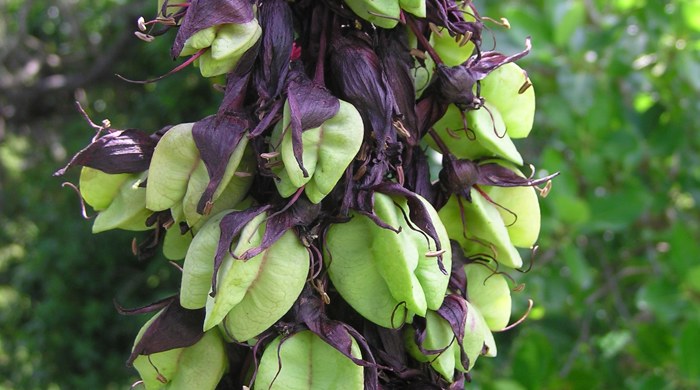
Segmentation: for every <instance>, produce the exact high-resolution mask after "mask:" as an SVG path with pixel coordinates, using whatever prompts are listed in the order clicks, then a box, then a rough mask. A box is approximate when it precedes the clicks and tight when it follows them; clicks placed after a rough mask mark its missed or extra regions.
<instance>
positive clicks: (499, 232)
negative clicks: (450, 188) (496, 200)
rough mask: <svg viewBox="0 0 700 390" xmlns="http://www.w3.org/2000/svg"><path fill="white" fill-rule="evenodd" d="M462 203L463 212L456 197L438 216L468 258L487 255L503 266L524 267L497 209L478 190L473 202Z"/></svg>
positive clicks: (449, 201)
mask: <svg viewBox="0 0 700 390" xmlns="http://www.w3.org/2000/svg"><path fill="white" fill-rule="evenodd" d="M461 204H462V209H460V203H459V201H458V199H457V196H455V195H453V196H451V197H450V199H449V200H448V202H447V204H445V206H443V208H441V209H440V212H439V213H438V214H439V215H440V219H441V220H442V223H443V224H444V225H445V228H446V229H447V233H448V234H449V236H450V239H452V240H455V241H457V242H459V244H460V246H461V247H462V248H463V249H464V254H465V255H466V256H467V257H469V256H473V255H478V254H487V255H489V256H491V257H494V258H495V259H496V260H497V261H498V263H499V264H500V265H503V266H506V267H510V268H519V267H521V266H522V265H523V260H522V258H521V257H520V253H518V251H517V249H515V246H513V244H512V243H511V242H510V237H509V236H508V231H507V230H506V227H505V225H504V223H503V219H502V218H501V215H500V214H499V212H498V210H497V207H496V206H494V205H493V204H491V203H490V202H489V201H488V200H486V199H485V198H484V197H483V196H482V195H481V194H480V193H478V192H477V191H472V201H471V202H468V201H466V200H464V199H462V200H461ZM463 221H464V224H465V225H466V226H465V225H463Z"/></svg>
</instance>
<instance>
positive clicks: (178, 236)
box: [163, 225, 192, 261]
mask: <svg viewBox="0 0 700 390" xmlns="http://www.w3.org/2000/svg"><path fill="white" fill-rule="evenodd" d="M191 243H192V233H190V232H185V234H182V233H181V232H180V228H179V226H177V225H173V226H171V227H170V228H169V229H168V230H167V231H166V232H165V238H164V239H163V256H165V258H166V259H168V260H173V261H176V260H182V259H184V258H185V257H186V256H187V250H188V249H189V247H190V244H191Z"/></svg>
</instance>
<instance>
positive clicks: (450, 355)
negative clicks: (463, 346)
mask: <svg viewBox="0 0 700 390" xmlns="http://www.w3.org/2000/svg"><path fill="white" fill-rule="evenodd" d="M425 323H426V324H425V339H424V340H423V345H422V347H423V350H424V351H441V352H438V353H433V354H425V353H424V352H423V351H421V350H420V348H419V347H418V345H416V340H415V337H414V335H415V332H414V331H413V329H412V328H410V327H407V328H406V329H405V331H404V341H405V345H406V349H407V350H408V353H409V354H410V355H411V356H412V357H413V358H414V359H416V360H418V361H419V362H430V365H431V366H432V367H433V368H434V369H435V371H437V372H438V373H440V375H442V376H443V377H444V378H445V379H446V380H448V381H452V379H453V377H454V370H455V364H456V362H455V356H456V357H457V359H459V354H458V353H455V350H458V349H459V345H457V342H456V340H454V338H455V335H454V332H453V331H452V327H450V324H449V323H448V322H447V321H446V320H445V319H444V318H442V317H440V315H438V314H437V313H435V312H434V311H432V310H429V311H428V312H427V313H426V315H425Z"/></svg>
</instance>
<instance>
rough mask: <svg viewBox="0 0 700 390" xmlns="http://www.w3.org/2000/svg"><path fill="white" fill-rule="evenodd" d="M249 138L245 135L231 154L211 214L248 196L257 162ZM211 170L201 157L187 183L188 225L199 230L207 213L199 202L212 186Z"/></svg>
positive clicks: (184, 210)
mask: <svg viewBox="0 0 700 390" xmlns="http://www.w3.org/2000/svg"><path fill="white" fill-rule="evenodd" d="M247 145H248V137H245V136H244V137H242V138H241V140H240V142H239V143H238V145H237V146H236V148H235V149H234V150H233V153H231V157H230V158H229V161H228V164H227V165H226V171H225V172H224V175H223V177H222V179H221V182H220V183H219V186H218V187H217V189H216V191H215V192H214V196H213V197H212V202H213V204H212V209H211V210H209V214H208V215H213V214H216V213H218V212H220V211H222V210H227V209H232V208H234V207H236V205H237V204H238V203H239V202H240V201H241V200H243V199H244V198H245V197H246V195H248V190H249V189H250V186H251V184H252V183H253V174H254V173H255V168H256V165H255V164H256V162H255V157H254V156H253V152H252V149H251V148H248V147H247ZM209 180H210V179H209V173H207V168H206V166H205V164H204V162H203V161H202V160H200V161H199V162H198V163H197V166H196V167H195V169H194V171H193V172H192V174H191V176H190V178H189V181H188V182H187V191H186V192H185V195H184V197H183V199H182V209H183V213H184V215H185V220H186V221H187V225H189V226H192V227H193V228H195V229H197V228H199V227H200V226H202V225H203V224H204V222H205V221H206V220H207V218H208V215H206V216H205V215H202V214H199V213H198V212H197V205H198V203H199V200H200V199H201V197H202V194H203V193H204V190H205V189H206V188H207V185H209Z"/></svg>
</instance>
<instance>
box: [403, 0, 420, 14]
mask: <svg viewBox="0 0 700 390" xmlns="http://www.w3.org/2000/svg"><path fill="white" fill-rule="evenodd" d="M399 5H400V6H401V9H402V10H404V11H406V12H408V13H410V14H413V15H415V16H417V17H419V18H424V17H425V0H399Z"/></svg>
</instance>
